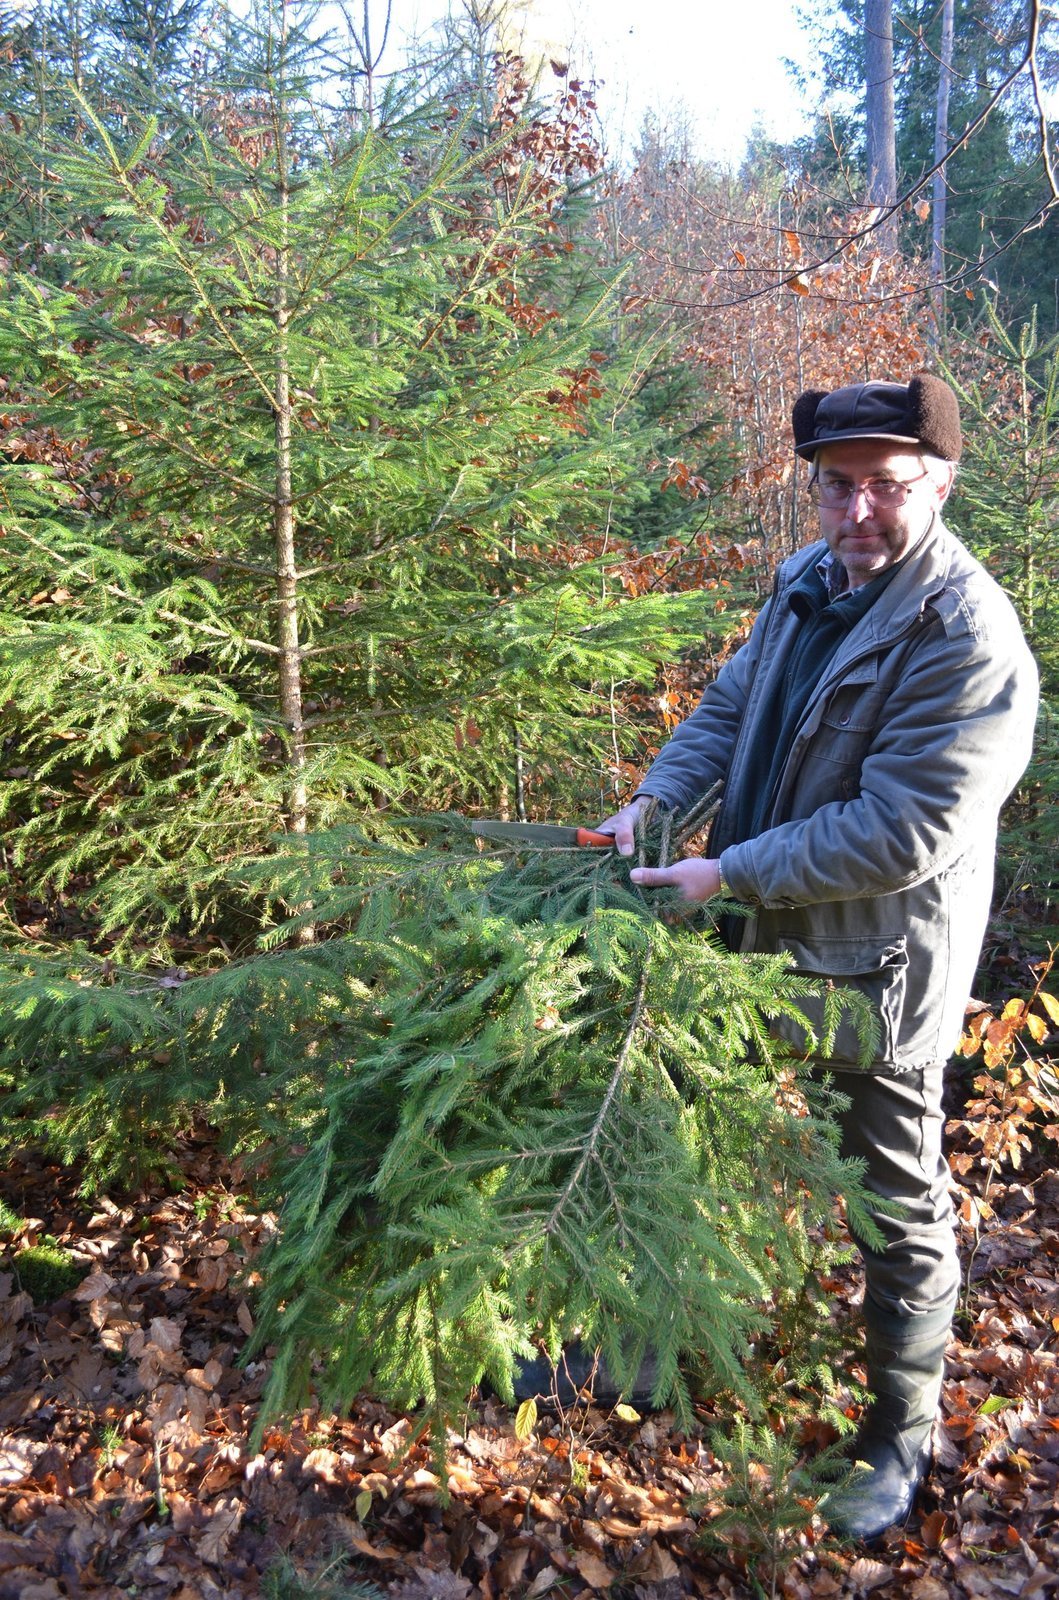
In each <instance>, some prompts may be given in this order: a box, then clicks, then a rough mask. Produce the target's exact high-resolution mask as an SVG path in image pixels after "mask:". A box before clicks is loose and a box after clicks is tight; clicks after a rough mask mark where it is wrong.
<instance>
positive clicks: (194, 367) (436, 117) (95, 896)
mask: <svg viewBox="0 0 1059 1600" xmlns="http://www.w3.org/2000/svg"><path fill="white" fill-rule="evenodd" d="M290 10H291V8H288V7H279V6H276V7H272V8H268V7H266V8H265V9H264V10H262V11H260V12H258V13H255V14H254V16H253V17H252V19H251V20H250V21H249V22H247V23H246V24H240V23H238V22H237V21H236V20H235V19H230V26H231V30H232V32H233V34H234V35H235V36H236V37H235V45H233V47H232V52H231V54H230V60H229V66H228V70H227V75H226V78H225V80H224V81H223V82H222V83H218V84H213V85H209V86H203V87H201V88H200V89H196V90H195V92H194V93H193V94H192V95H191V97H190V99H189V100H188V102H187V104H186V105H185V107H184V111H183V120H182V121H180V122H178V121H177V120H176V108H175V107H174V105H173V103H172V101H171V100H170V101H168V102H167V103H166V107H165V122H164V126H163V123H162V122H161V121H160V120H155V119H153V118H149V119H146V120H143V119H138V118H137V117H136V116H134V115H129V116H124V115H119V114H117V113H116V112H115V110H114V108H113V105H112V104H111V103H110V102H107V103H105V104H100V105H96V104H94V103H93V102H92V100H91V99H90V98H89V97H88V96H87V95H86V94H84V93H82V92H81V91H80V90H79V89H78V88H77V86H76V84H74V83H72V82H70V83H67V84H66V85H65V93H66V100H67V103H68V106H69V108H70V112H69V114H70V118H77V119H79V120H78V122H77V126H78V128H79V129H84V130H85V131H84V133H83V136H82V137H79V138H78V141H77V142H76V143H66V142H63V141H59V143H58V144H57V145H56V147H55V149H54V150H52V151H50V152H49V154H48V156H47V163H48V171H49V172H51V173H53V174H54V175H55V176H56V179H57V181H56V183H54V184H53V185H52V188H53V190H54V191H55V192H54V193H53V194H52V196H51V198H50V202H49V203H50V205H51V207H52V213H53V215H55V216H58V215H59V214H60V213H61V218H62V223H61V225H58V224H57V226H56V241H55V253H54V254H52V255H49V256H48V257H47V260H48V262H49V267H48V272H49V274H50V279H49V281H44V280H43V279H42V276H41V275H40V274H37V273H36V272H34V271H33V270H32V269H31V263H30V262H28V261H26V260H21V261H19V260H16V261H14V262H13V263H12V265H13V267H14V269H15V270H14V271H13V273H12V283H11V292H10V295H9V297H8V299H7V301H6V304H5V307H4V312H3V324H2V331H0V341H2V347H3V361H4V367H5V370H6V371H7V372H8V373H9V374H10V382H11V385H12V388H11V396H12V401H13V405H12V412H11V414H10V415H9V417H8V422H9V425H10V426H9V433H8V439H7V453H8V455H9V458H11V459H13V460H14V461H15V462H16V463H18V464H19V466H20V467H21V465H22V464H24V463H26V462H27V461H28V462H32V463H33V464H34V470H33V472H32V474H31V482H30V483H29V484H28V485H24V486H20V485H18V484H16V485H15V488H14V492H16V493H17V494H18V495H19V496H20V497H21V498H20V503H19V504H17V505H16V504H15V503H14V502H12V504H11V506H10V508H9V517H8V519H7V520H8V538H7V540H6V542H5V544H4V547H3V550H2V552H0V560H2V561H3V574H2V581H3V583H4V586H5V591H6V594H7V596H8V606H9V609H8V615H7V618H6V619H5V645H4V660H3V669H2V670H3V682H4V695H5V700H6V701H7V702H8V705H9V706H10V707H11V709H12V727H11V737H12V740H13V741H14V744H15V746H16V747H17V749H18V751H19V762H18V765H17V767H16V775H15V776H14V777H13V778H12V779H11V781H10V785H9V799H8V802H7V804H8V808H9V809H8V815H9V817H13V818H16V819H17V824H18V826H17V830H16V831H17V843H16V846H15V848H16V851H17V855H18V858H19V860H20V862H21V865H22V869H23V870H24V872H25V875H26V881H27V883H28V884H30V885H31V887H32V888H33V891H34V892H35V893H36V894H37V895H38V896H42V897H45V896H47V895H49V894H55V893H69V892H70V888H71V885H73V884H75V883H80V884H81V885H83V886H85V887H86V888H87V891H88V892H86V893H83V894H82V896H81V905H82V907H83V915H85V916H86V918H87V919H88V920H89V921H90V922H91V923H92V924H93V925H94V926H95V928H96V929H97V930H98V932H99V934H100V936H102V937H105V938H107V939H109V940H111V941H117V943H118V944H119V945H120V946H121V949H122V951H123V953H125V952H128V951H130V950H133V951H135V950H137V949H138V950H141V951H142V952H143V953H144V954H145V955H149V956H151V957H153V958H156V959H159V960H162V961H164V960H167V959H170V958H171V957H172V954H173V951H174V946H173V943H172V941H173V940H174V939H176V940H177V941H178V946H179V948H178V949H177V954H178V955H179V957H180V958H181V959H188V957H189V953H190V955H192V956H193V955H194V950H193V949H192V950H191V951H190V952H189V949H188V946H189V944H193V943H194V941H195V940H196V939H203V938H212V939H220V940H223V941H224V944H225V945H226V946H229V947H239V946H241V945H242V944H244V943H245V942H246V941H247V940H252V938H253V937H254V936H255V935H256V933H257V931H258V928H259V927H260V925H261V921H262V917H263V916H264V917H265V918H266V920H267V912H263V911H262V908H261V907H260V906H259V905H257V904H256V903H255V904H251V905H247V904H245V903H243V902H242V901H241V899H240V897H239V892H238V890H237V888H236V887H235V886H234V885H233V883H232V882H231V881H230V880H229V877H228V864H229V863H230V862H231V861H233V860H236V859H238V858H240V857H241V856H243V855H245V854H248V853H250V854H252V853H254V852H256V851H258V850H260V849H262V848H266V846H267V840H268V839H269V837H270V835H272V834H274V833H276V832H277V831H281V830H286V831H292V832H294V833H299V834H301V833H304V832H305V831H306V830H307V829H309V828H310V827H320V826H325V825H327V824H329V823H331V822H333V821H336V820H340V819H341V820H348V819H349V818H350V817H351V816H356V815H359V814H362V813H366V812H371V811H375V810H377V809H378V807H379V805H380V804H381V803H384V802H385V801H386V799H387V797H393V798H394V799H395V800H402V799H408V798H411V797H415V799H416V800H417V801H418V802H423V801H430V802H433V803H435V804H436V803H442V804H444V803H447V802H451V801H452V800H454V799H458V800H459V802H460V803H461V804H464V805H466V804H471V805H480V806H483V807H485V808H487V809H498V808H500V807H502V804H503V801H504V795H505V793H508V794H510V792H511V790H512V789H513V787H514V780H515V774H516V767H517V766H518V765H519V764H521V766H522V767H523V768H525V767H526V766H527V765H528V766H530V767H531V768H532V769H533V770H534V772H535V774H536V779H537V783H538V785H539V788H540V790H541V791H542V792H543V793H544V794H547V793H548V792H549V791H550V793H551V795H552V796H553V798H556V799H557V798H560V797H562V796H563V795H564V794H565V795H570V794H571V793H573V792H577V791H579V790H580V789H582V788H583V787H584V783H585V780H586V779H587V780H588V781H589V782H590V783H592V785H593V787H596V786H597V780H598V774H599V771H600V770H601V767H602V766H603V765H604V764H606V763H609V762H611V761H612V760H613V740H614V729H613V725H612V719H611V716H610V709H609V705H608V703H607V700H606V698H605V695H604V694H603V693H602V692H601V687H600V686H601V685H603V684H607V683H609V682H610V681H612V680H613V679H615V678H618V679H621V678H630V679H633V680H638V681H640V682H642V683H649V682H650V681H651V678H652V675H653V671H654V663H655V661H656V660H657V659H658V657H659V656H660V655H662V654H665V653H666V652H668V651H671V650H672V649H673V648H674V646H675V645H677V644H678V643H680V642H682V641H683V640H684V639H687V638H688V637H690V636H691V627H690V626H689V619H690V616H691V612H692V610H693V609H695V610H698V607H697V606H696V607H693V605H692V603H691V602H689V601H685V602H683V619H681V617H680V615H679V612H678V611H677V610H674V608H673V606H672V605H667V604H666V602H665V600H664V599H663V598H662V597H660V596H657V595H647V596H644V597H641V598H640V599H639V600H637V601H636V602H635V603H628V601H627V597H625V596H624V594H623V591H622V588H621V585H620V583H619V582H618V581H617V580H616V579H614V578H611V577H608V576H607V575H606V574H605V573H604V571H603V570H602V567H601V565H600V564H599V563H596V564H592V563H589V562H584V563H581V564H579V565H578V564H576V563H574V564H572V563H571V562H570V561H569V559H565V560H563V561H556V560H555V559H554V553H555V552H556V550H557V548H558V547H569V546H570V545H571V544H576V541H577V538H578V536H579V535H580V534H581V533H582V532H583V531H584V530H585V529H586V528H591V529H593V530H602V529H604V528H605V526H606V523H607V521H608V518H609V516H610V511H611V506H612V504H613V501H614V499H615V497H616V496H618V495H624V496H626V497H629V498H632V499H635V497H636V495H637V493H638V489H637V486H636V483H635V480H634V478H633V476H632V474H633V471H634V469H635V466H636V461H637V455H638V452H639V450H640V448H641V444H640V441H639V440H638V439H637V438H636V435H635V430H632V431H631V432H624V433H623V432H622V431H621V427H620V426H619V427H615V426H614V424H615V422H616V421H618V422H619V423H620V422H621V420H622V419H623V418H624V416H625V414H626V412H627V410H628V409H629V402H630V399H631V392H632V390H633V389H634V388H635V385H636V383H637V381H638V369H637V367H636V363H635V360H634V361H633V362H632V363H631V364H629V363H626V364H625V365H623V363H622V362H621V361H620V360H618V359H617V358H615V359H614V360H613V361H612V360H610V358H609V357H608V356H607V329H606V308H607V304H608V286H607V284H606V282H605V281H603V279H602V278H601V277H600V274H599V273H598V272H597V271H595V270H594V269H591V270H589V269H590V267H591V263H589V264H588V265H587V266H586V268H585V269H584V270H583V271H582V273H581V276H580V278H579V280H577V281H576V282H572V280H571V278H570V276H569V274H568V275H567V277H566V280H565V286H566V288H567V289H568V291H569V298H568V299H567V301H566V303H562V304H556V303H555V302H556V292H557V291H556V283H557V279H556V271H557V269H556V266H555V262H554V257H555V255H556V254H557V252H556V249H555V245H554V243H553V241H554V239H555V237H556V214H557V212H558V211H559V209H560V208H561V205H562V194H561V189H560V187H559V186H558V185H556V184H555V183H551V184H550V185H543V184H542V183H541V181H540V172H539V170H538V164H536V163H535V161H534V159H533V157H532V155H530V154H529V153H528V152H527V150H526V149H524V148H522V147H520V146H519V145H518V143H517V141H516V142H514V143H513V140H514V138H515V136H514V135H513V133H512V131H511V129H510V128H502V129H501V130H500V132H499V134H498V136H497V138H496V139H495V140H494V142H493V143H492V144H491V145H489V146H487V147H486V148H482V146H481V141H480V140H475V141H473V142H474V144H475V146H476V148H474V149H469V147H468V140H467V137H466V117H465V115H464V113H463V112H462V111H461V110H460V108H459V106H456V107H455V108H453V109H454V110H455V113H456V114H455V117H454V118H453V117H451V116H449V114H448V109H447V108H446V107H444V106H442V107H438V106H436V105H433V104H430V105H426V106H416V105H415V104H412V103H410V102H409V101H408V100H407V99H406V100H405V101H403V102H402V101H400V99H399V97H398V96H397V95H396V91H394V100H393V103H392V104H391V105H390V106H389V107H388V108H387V109H386V112H385V116H380V120H379V125H378V126H375V125H373V124H371V123H365V121H364V119H363V118H362V117H357V118H355V119H353V120H352V122H351V121H350V120H349V119H348V118H347V117H346V116H345V114H344V112H343V111H342V109H341V108H338V109H336V111H335V113H334V117H333V118H332V120H331V122H330V124H329V125H328V126H327V127H326V128H325V129H321V128H320V126H319V118H318V111H319V106H318V103H317V102H316V100H315V99H314V94H315V93H316V92H317V91H318V90H319V89H320V88H321V81H320V77H319V74H320V73H321V72H322V70H323V69H322V67H321V65H320V61H319V55H318V51H317V47H316V46H315V45H314V44H313V41H312V38H311V36H310V34H309V32H308V31H306V29H304V28H303V29H299V28H298V27H296V26H294V24H293V22H288V15H289V13H290ZM59 92H60V90H59V89H58V88H57V89H55V91H54V94H55V96H57V95H58V94H59ZM60 122H61V119H60ZM7 152H8V157H9V159H10V160H11V161H12V162H14V161H16V160H17V159H18V158H19V157H21V158H22V159H23V160H24V162H25V164H26V168H27V170H29V171H36V170H38V168H39V162H38V152H37V149H36V145H35V144H34V141H33V139H32V138H31V137H30V136H29V135H28V134H26V136H25V137H24V138H23V139H22V140H21V141H20V140H19V138H18V136H17V135H16V134H14V133H13V132H12V133H11V136H10V138H9V140H8V145H7ZM562 254H564V255H565V254H566V252H565V251H564V252H562ZM56 263H57V265H56ZM57 273H60V274H61V281H60V282H58V283H56V282H55V281H54V278H55V276H56V274H57ZM560 287H562V285H560ZM27 495H28V498H27ZM44 501H47V502H48V503H47V505H45V504H44ZM619 602H622V603H619ZM694 627H695V630H696V631H698V629H699V628H700V627H701V621H700V619H699V618H696V619H695V623H694ZM646 641H650V644H649V645H648V644H647V643H646ZM457 769H458V776H457ZM571 779H573V780H574V781H573V782H571ZM115 841H119V842H118V844H117V847H115Z"/></svg>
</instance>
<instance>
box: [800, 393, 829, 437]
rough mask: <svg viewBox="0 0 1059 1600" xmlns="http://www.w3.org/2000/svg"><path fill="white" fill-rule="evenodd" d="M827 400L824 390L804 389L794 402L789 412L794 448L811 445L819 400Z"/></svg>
mask: <svg viewBox="0 0 1059 1600" xmlns="http://www.w3.org/2000/svg"><path fill="white" fill-rule="evenodd" d="M826 399H827V390H826V389H806V390H805V392H804V394H800V395H799V396H798V398H797V400H796V401H795V402H794V410H793V411H792V412H791V427H792V428H793V430H794V447H795V449H796V450H797V449H798V447H799V446H800V445H803V444H811V443H812V440H813V430H814V427H815V424H816V408H817V406H818V405H819V404H820V402H821V400H826Z"/></svg>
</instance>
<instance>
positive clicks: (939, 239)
mask: <svg viewBox="0 0 1059 1600" xmlns="http://www.w3.org/2000/svg"><path fill="white" fill-rule="evenodd" d="M952 34H953V0H942V9H941V54H940V56H939V58H938V63H939V67H938V110H937V117H936V120H935V123H934V162H935V165H937V163H938V162H941V161H944V159H945V152H946V150H947V149H948V148H949V91H950V89H951V87H952ZM946 201H947V185H946V179H945V169H944V167H942V166H938V170H937V171H936V172H935V174H934V212H933V236H932V248H931V255H930V276H931V281H932V288H931V295H930V298H931V304H932V305H933V308H934V331H933V334H932V336H931V340H930V342H931V344H932V345H933V346H934V347H935V348H937V347H938V346H939V345H940V344H941V343H942V342H943V340H944V335H945V282H944V279H945V207H946Z"/></svg>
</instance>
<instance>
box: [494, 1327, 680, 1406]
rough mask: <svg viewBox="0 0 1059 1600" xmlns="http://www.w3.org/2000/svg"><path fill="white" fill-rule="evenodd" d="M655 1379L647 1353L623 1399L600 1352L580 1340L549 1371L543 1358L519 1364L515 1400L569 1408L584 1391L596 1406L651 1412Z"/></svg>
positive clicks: (652, 1359) (654, 1364) (655, 1371)
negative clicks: (621, 1405)
mask: <svg viewBox="0 0 1059 1600" xmlns="http://www.w3.org/2000/svg"><path fill="white" fill-rule="evenodd" d="M657 1377H658V1363H657V1361H656V1360H655V1357H654V1355H653V1354H652V1352H651V1351H650V1350H648V1352H647V1354H646V1355H645V1356H644V1358H643V1360H642V1361H641V1363H640V1368H639V1371H638V1372H637V1374H636V1378H635V1381H634V1383H633V1385H632V1389H631V1391H630V1392H629V1393H628V1394H626V1395H623V1394H622V1392H621V1385H620V1384H619V1383H618V1380H617V1379H616V1378H615V1376H614V1374H613V1373H612V1372H611V1370H610V1368H609V1366H608V1365H607V1363H606V1361H605V1360H604V1358H603V1355H602V1352H600V1351H596V1350H591V1349H589V1348H588V1346H587V1345H583V1344H582V1343H581V1341H580V1340H577V1341H576V1342H575V1343H574V1344H570V1345H566V1346H564V1348H563V1351H562V1354H561V1355H560V1357H559V1364H558V1366H557V1367H553V1366H552V1364H551V1362H550V1361H549V1360H548V1358H547V1356H544V1355H540V1356H537V1357H536V1358H535V1360H533V1361H524V1362H522V1363H521V1364H520V1365H519V1366H518V1367H517V1368H516V1370H515V1378H514V1390H515V1399H516V1400H536V1401H537V1403H538V1405H545V1406H547V1405H559V1406H562V1407H563V1408H565V1407H567V1406H571V1405H573V1404H574V1403H575V1402H576V1401H577V1400H578V1399H579V1398H580V1397H581V1396H582V1395H583V1394H584V1395H585V1397H586V1398H587V1397H588V1396H587V1394H586V1391H588V1390H590V1391H591V1398H592V1401H593V1403H594V1404H595V1405H597V1406H614V1405H617V1403H618V1401H619V1400H624V1401H626V1403H627V1404H628V1405H631V1406H633V1407H635V1409H636V1410H637V1411H645V1410H648V1411H649V1410H651V1409H652V1407H651V1392H652V1390H653V1388H654V1385H655V1382H656V1380H657Z"/></svg>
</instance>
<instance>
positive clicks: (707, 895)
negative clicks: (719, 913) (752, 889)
mask: <svg viewBox="0 0 1059 1600" xmlns="http://www.w3.org/2000/svg"><path fill="white" fill-rule="evenodd" d="M629 876H630V878H631V879H632V881H633V883H636V884H639V886H640V887H641V889H660V888H664V887H667V886H668V887H670V888H673V889H679V890H680V892H681V894H682V895H683V897H684V899H685V900H691V901H699V900H711V899H712V898H713V896H714V895H715V894H720V892H721V867H720V862H718V861H711V860H705V859H703V858H702V857H701V856H692V857H689V858H688V859H687V860H685V861H674V863H673V865H672V866H671V867H634V868H633V869H632V871H631V872H630V874H629Z"/></svg>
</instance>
